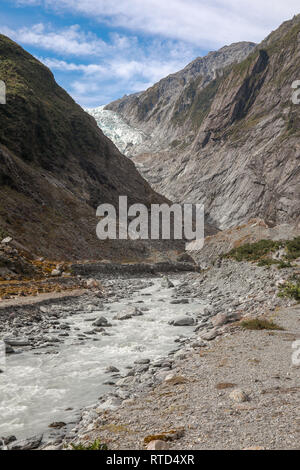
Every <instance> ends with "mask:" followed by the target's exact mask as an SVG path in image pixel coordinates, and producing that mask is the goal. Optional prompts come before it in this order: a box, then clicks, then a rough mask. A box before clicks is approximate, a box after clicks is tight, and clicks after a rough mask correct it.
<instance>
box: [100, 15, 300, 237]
mask: <svg viewBox="0 0 300 470" xmlns="http://www.w3.org/2000/svg"><path fill="white" fill-rule="evenodd" d="M299 45H300V15H298V16H296V17H294V18H293V19H292V20H291V21H288V22H285V23H284V24H283V25H282V26H281V27H280V28H278V30H276V31H274V32H273V33H271V34H270V35H269V36H268V38H266V39H265V40H264V41H263V42H262V43H261V44H260V45H258V46H257V47H255V48H254V49H253V46H251V45H249V46H248V52H249V49H251V48H252V49H253V50H252V52H251V53H250V55H248V57H247V58H246V59H245V60H243V61H242V62H240V63H239V64H233V65H229V66H228V67H226V68H225V69H223V70H222V71H221V72H220V71H219V72H216V73H215V74H212V76H211V77H210V81H209V80H208V81H207V80H206V78H205V76H203V74H200V75H199V76H198V77H197V78H195V79H194V80H193V79H192V80H191V81H190V82H189V84H188V86H187V87H185V88H184V89H183V91H182V93H181V94H180V96H179V97H177V101H176V106H175V108H174V107H172V110H171V111H167V107H163V110H164V112H165V113H163V114H161V113H160V110H159V109H157V107H156V104H157V102H158V101H159V93H160V90H161V88H162V87H163V86H164V85H165V86H166V84H167V83H168V82H169V81H171V82H172V81H174V80H175V79H174V77H172V76H171V77H169V78H168V79H166V81H162V82H160V84H157V85H155V86H154V87H153V88H152V89H150V90H148V91H147V92H146V93H145V94H142V95H140V96H133V97H128V98H126V99H123V100H121V101H119V102H116V103H113V104H111V105H109V106H108V107H107V109H113V110H115V111H117V112H119V113H121V114H122V113H123V112H124V113H125V112H126V116H128V120H129V123H130V124H131V125H132V124H135V125H137V124H138V125H139V126H140V127H141V128H142V129H143V130H146V129H148V130H149V132H150V131H151V132H153V136H156V135H157V134H155V133H160V130H159V129H157V130H156V126H157V127H158V128H161V129H162V131H161V132H162V133H164V135H165V136H166V141H168V142H169V144H168V146H165V147H164V146H163V145H160V143H159V145H158V146H156V145H155V144H153V147H152V150H151V152H149V151H146V152H145V151H141V152H140V153H139V155H137V156H135V158H134V160H135V162H136V163H137V165H138V166H139V170H140V171H141V173H142V174H143V175H144V176H145V177H146V178H147V179H148V181H149V182H150V183H151V184H152V185H153V187H154V188H155V189H156V190H158V191H160V192H161V193H163V194H164V195H165V196H167V197H168V198H170V199H172V200H175V201H185V202H194V203H195V202H198V203H199V202H201V203H204V204H205V208H206V212H207V213H208V214H209V216H210V221H211V222H213V223H215V224H216V225H217V226H218V227H219V228H221V229H224V228H228V227H232V226H235V225H237V224H240V223H244V222H245V221H247V220H249V218H252V217H261V218H262V219H265V220H266V221H267V222H268V223H270V224H271V225H272V224H277V225H278V224H281V223H286V222H287V223H294V222H295V221H296V220H297V219H298V218H299V214H300V194H299V193H300V184H299V181H300V178H299V158H300V153H299V152H300V147H299V134H300V124H299V123H300V121H299V113H300V107H299V106H297V105H295V104H293V102H292V100H291V97H292V92H293V90H292V88H291V86H292V83H293V82H294V81H295V80H299ZM246 49H247V48H246ZM166 102H167V99H166ZM142 104H143V105H142ZM172 106H173V105H172ZM174 109H175V112H174ZM124 115H125V114H124ZM141 122H145V123H144V124H143V126H141V124H140V123H141ZM153 129H154V130H153ZM157 141H158V142H159V139H158V140H157Z"/></svg>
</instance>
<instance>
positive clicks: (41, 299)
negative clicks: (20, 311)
mask: <svg viewBox="0 0 300 470" xmlns="http://www.w3.org/2000/svg"><path fill="white" fill-rule="evenodd" d="M87 292H88V291H87V289H74V290H65V291H63V292H50V293H47V294H38V295H36V296H28V297H20V298H15V299H9V300H3V301H1V302H0V310H1V309H6V308H14V307H22V306H25V305H26V306H31V305H38V304H43V303H47V302H52V301H55V300H67V299H69V298H72V297H80V296H81V295H84V294H86V293H87Z"/></svg>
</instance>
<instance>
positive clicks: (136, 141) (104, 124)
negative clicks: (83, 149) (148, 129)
mask: <svg viewBox="0 0 300 470" xmlns="http://www.w3.org/2000/svg"><path fill="white" fill-rule="evenodd" d="M104 108H105V106H99V107H98V108H93V109H85V111H86V112H87V113H89V114H90V115H91V116H93V118H94V119H95V120H96V122H97V124H98V126H99V127H100V129H101V130H102V132H103V134H105V135H106V136H107V137H108V138H109V139H110V140H112V141H113V143H114V144H115V145H116V147H118V149H119V150H120V152H121V153H123V154H124V155H126V156H127V157H132V156H133V155H134V154H135V153H136V148H137V147H139V146H141V145H143V144H144V142H145V141H146V140H148V139H149V136H147V134H145V132H143V131H141V130H139V129H135V128H134V127H132V126H130V125H129V124H127V122H126V121H125V120H124V119H123V118H122V117H121V116H120V115H119V114H118V113H115V112H114V111H109V110H106V109H104Z"/></svg>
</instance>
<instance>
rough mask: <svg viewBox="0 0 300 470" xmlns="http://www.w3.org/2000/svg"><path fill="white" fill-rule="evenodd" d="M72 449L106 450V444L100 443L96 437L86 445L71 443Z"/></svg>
mask: <svg viewBox="0 0 300 470" xmlns="http://www.w3.org/2000/svg"><path fill="white" fill-rule="evenodd" d="M71 446H72V449H73V450H108V447H107V445H106V444H102V443H101V442H100V440H99V439H96V440H95V441H94V442H92V443H91V444H88V445H84V444H82V443H80V444H77V445H75V444H71Z"/></svg>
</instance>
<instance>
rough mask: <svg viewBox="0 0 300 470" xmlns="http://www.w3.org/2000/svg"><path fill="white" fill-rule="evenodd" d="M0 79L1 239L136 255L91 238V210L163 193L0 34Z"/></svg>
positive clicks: (83, 252)
mask: <svg viewBox="0 0 300 470" xmlns="http://www.w3.org/2000/svg"><path fill="white" fill-rule="evenodd" d="M0 79H1V80H3V81H4V82H5V83H6V87H7V104H6V105H1V106H0V237H2V238H3V237H4V236H7V235H11V236H12V237H13V238H14V239H16V240H18V241H20V242H21V243H22V244H23V245H25V246H26V247H27V248H28V249H29V250H32V251H33V252H36V253H38V254H40V255H41V254H42V255H43V256H50V257H54V258H55V259H59V258H62V259H67V258H79V259H84V258H89V259H92V258H96V259H99V258H103V257H106V256H116V257H118V258H120V257H129V258H130V257H131V256H132V255H134V256H136V254H137V252H138V250H139V248H137V247H136V243H135V246H134V249H133V248H132V247H131V248H130V247H128V246H126V247H122V246H117V245H116V243H113V242H111V243H109V242H107V243H106V242H105V243H101V242H100V241H99V240H98V239H97V237H96V225H97V219H96V215H95V214H96V208H97V207H98V205H99V204H101V203H116V202H117V201H118V197H119V195H127V196H128V198H129V202H130V203H136V202H141V203H145V204H149V203H151V202H162V201H165V199H164V198H162V197H161V196H159V195H157V194H156V193H155V192H154V191H153V190H152V189H151V188H150V186H149V184H148V183H147V182H146V181H145V180H144V179H143V178H142V177H141V176H140V174H139V173H138V172H137V170H136V168H135V166H134V164H133V163H132V162H131V161H130V160H128V159H127V158H125V157H124V156H123V155H121V154H120V152H119V151H118V149H117V148H116V147H115V145H114V144H113V143H112V142H111V141H110V140H109V139H108V138H107V137H105V136H104V134H103V133H102V131H101V130H100V129H99V127H98V126H97V124H96V122H95V120H94V119H93V118H91V117H90V116H89V115H88V114H87V113H85V112H84V111H83V110H82V108H81V107H80V106H78V105H77V104H76V103H75V102H74V101H73V100H72V98H71V97H70V96H69V95H68V94H67V93H66V92H65V91H64V90H63V89H62V88H60V87H59V86H58V85H57V84H56V82H55V80H54V77H53V75H52V73H51V72H50V70H49V69H48V68H46V67H45V66H44V65H43V64H41V63H40V62H39V61H38V60H36V59H35V58H34V57H32V56H31V55H30V54H28V53H27V52H26V51H24V50H23V49H22V48H21V47H19V46H18V45H17V44H16V43H14V42H13V41H11V40H10V39H9V38H7V37H5V36H2V35H0ZM143 250H144V247H141V251H143Z"/></svg>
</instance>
